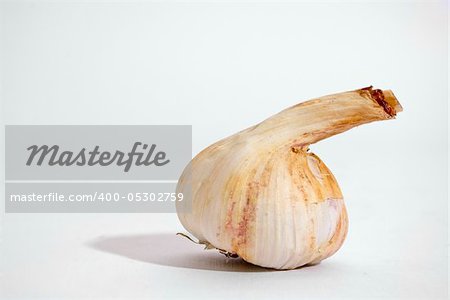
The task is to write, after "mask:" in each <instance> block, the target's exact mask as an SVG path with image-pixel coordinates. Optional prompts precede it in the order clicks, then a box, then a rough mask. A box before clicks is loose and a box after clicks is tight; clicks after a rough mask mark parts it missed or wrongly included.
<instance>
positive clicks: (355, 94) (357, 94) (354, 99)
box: [248, 87, 402, 151]
mask: <svg viewBox="0 0 450 300" xmlns="http://www.w3.org/2000/svg"><path fill="white" fill-rule="evenodd" d="M399 111H402V107H401V105H400V103H399V102H398V101H397V99H396V98H395V96H394V94H393V93H392V92H391V91H390V90H386V91H381V90H377V89H373V88H372V87H368V88H364V89H359V90H355V91H350V92H345V93H339V94H334V95H329V96H324V97H321V98H317V99H312V100H310V101H306V102H302V103H300V104H298V105H295V106H293V107H290V108H288V109H285V110H283V111H281V112H280V113H278V114H276V115H274V116H273V117H271V118H269V119H267V120H265V121H264V122H262V123H260V124H258V125H256V126H255V127H254V128H250V129H248V130H249V131H252V136H253V137H255V139H257V140H255V142H256V143H258V144H261V143H262V144H266V145H267V146H268V147H271V148H274V146H275V145H276V146H277V147H290V148H292V149H295V150H296V151H297V150H298V149H302V150H306V149H307V148H308V146H309V145H310V144H313V143H316V142H318V141H320V140H323V139H325V138H328V137H330V136H333V135H336V134H338V133H341V132H344V131H347V130H349V129H351V128H353V127H355V126H359V125H362V124H365V123H370V122H373V121H380V120H387V119H392V118H395V115H396V113H397V112H399ZM292 128H298V130H292Z"/></svg>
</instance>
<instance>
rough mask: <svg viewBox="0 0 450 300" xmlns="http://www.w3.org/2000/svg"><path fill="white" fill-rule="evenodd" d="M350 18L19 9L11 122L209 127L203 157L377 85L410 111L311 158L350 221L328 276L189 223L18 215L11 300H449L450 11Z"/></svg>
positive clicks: (6, 6) (7, 72)
mask: <svg viewBox="0 0 450 300" xmlns="http://www.w3.org/2000/svg"><path fill="white" fill-rule="evenodd" d="M334 2H335V1H331V2H330V1H328V2H321V3H317V2H312V1H311V2H301V3H283V4H280V3H278V4H277V3H254V2H245V3H237V2H235V3H226V2H215V3H207V2H199V3H188V2H173V1H169V2H167V3H162V2H154V3H150V2H143V1H133V2H132V3H120V2H119V1H114V2H105V1H96V2H95V3H88V2H86V1H83V2H78V3H77V2H76V1H70V2H60V3H56V2H40V1H28V2H25V1H11V2H2V4H1V41H0V42H1V44H0V51H1V68H0V71H1V101H2V115H3V116H2V124H192V125H193V130H194V131H193V152H194V154H195V153H198V151H200V150H201V149H203V148H204V147H206V146H208V145H209V144H211V143H213V142H214V141H217V140H218V139H220V138H223V137H225V136H227V135H230V134H232V133H234V132H236V131H239V130H242V129H244V128H246V127H248V126H251V125H253V124H255V123H257V122H260V121H261V120H263V119H264V118H266V117H268V116H270V115H272V114H274V113H276V112H278V111H280V110H282V109H284V108H286V107H288V106H291V105H293V104H296V103H298V102H299V101H302V100H307V99H309V98H312V97H318V96H322V95H326V94H329V93H334V92H341V91H346V90H352V89H356V88H361V87H365V86H368V85H374V86H375V87H377V88H382V89H392V90H393V91H394V92H395V94H396V95H397V97H398V99H399V100H400V102H401V103H402V105H403V107H404V112H403V113H401V114H399V116H398V118H397V119H396V120H393V121H386V122H379V123H374V124H369V125H365V126H362V127H359V128H355V129H353V130H351V131H349V132H346V133H344V134H341V135H339V136H335V137H332V138H330V139H328V140H326V141H323V142H321V143H319V144H317V145H313V146H312V147H311V149H312V151H313V152H315V153H316V154H318V155H319V156H320V157H321V158H322V159H323V160H324V161H325V163H327V165H328V166H329V168H330V169H331V170H333V172H334V175H335V176H336V177H337V179H338V180H339V183H340V185H341V188H342V190H343V193H344V196H345V199H346V203H347V207H348V211H349V216H350V229H349V234H348V237H347V240H346V242H345V243H344V246H343V247H342V248H341V249H340V251H339V252H338V253H336V254H335V255H334V256H333V257H331V258H329V259H327V260H325V261H324V262H322V263H321V264H320V265H318V266H314V267H308V268H302V269H298V270H293V271H282V272H276V271H270V270H265V269H261V268H257V267H254V266H251V265H247V264H245V263H243V262H242V261H239V260H237V261H236V260H226V259H225V258H224V257H222V256H221V255H219V254H217V253H215V252H214V251H209V252H208V251H203V250H202V249H201V247H200V246H196V245H194V244H192V243H190V242H189V241H187V240H185V239H182V238H181V237H177V236H175V235H174V234H175V233H176V232H179V231H184V230H183V228H182V227H181V225H180V223H179V222H178V219H177V216H176V214H42V215H39V214H7V215H5V214H4V213H2V214H1V219H2V221H1V226H2V227H1V231H2V232H1V260H2V275H1V278H0V282H1V285H2V288H1V294H0V296H1V297H2V298H4V299H15V298H19V299H20V298H23V299H31V298H34V297H36V298H37V297H41V298H54V299H78V298H84V297H86V298H104V299H112V298H116V297H117V298H121V299H122V298H123V299H131V298H134V297H136V298H138V297H142V298H144V297H145V298H146V299H148V298H163V297H164V298H166V297H177V298H195V299H201V298H208V297H217V298H227V299H230V297H233V298H256V297H257V298H261V299H262V298H269V299H270V298H271V299H274V298H275V299H277V298H295V299H320V298H323V299H364V298H382V299H416V298H417V299H445V298H446V293H447V285H448V281H447V212H448V211H447V147H448V144H447V112H448V111H447V14H448V8H447V3H446V2H445V1H440V2H426V3H425V2H423V3H420V2H414V3H413V2H409V3H407V2H404V1H403V2H399V1H389V2H383V3H380V2H378V3H369V2H367V3H356V2H354V1H353V2H346V3H340V4H337V3H334ZM2 134H3V133H2ZM2 141H3V139H2ZM2 151H3V147H2ZM2 176H4V174H3V173H2ZM3 179H4V178H3ZM2 188H3V187H2ZM1 192H2V193H1V195H2V199H3V191H1Z"/></svg>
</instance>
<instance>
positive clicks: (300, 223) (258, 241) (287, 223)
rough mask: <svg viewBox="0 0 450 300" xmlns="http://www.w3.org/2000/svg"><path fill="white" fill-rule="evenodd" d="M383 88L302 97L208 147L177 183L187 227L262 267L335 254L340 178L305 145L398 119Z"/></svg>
mask: <svg viewBox="0 0 450 300" xmlns="http://www.w3.org/2000/svg"><path fill="white" fill-rule="evenodd" d="M380 92H381V91H380V90H372V89H371V88H370V89H369V88H367V89H361V90H356V91H351V92H345V93H340V94H335V95H330V96H325V97H321V98H317V99H313V100H310V101H307V102H303V103H300V104H298V105H296V106H293V107H291V108H288V109H286V110H284V111H282V112H280V113H279V114H277V115H274V116H273V117H271V118H269V119H267V120H265V121H263V122H262V123H260V124H258V125H256V126H253V127H251V128H248V129H246V130H244V131H241V132H239V133H237V134H235V135H233V136H230V137H228V138H226V139H223V140H221V141H219V142H217V143H215V144H213V145H211V146H209V147H208V148H206V149H205V150H203V151H202V152H201V153H199V154H198V155H197V156H196V157H195V158H194V159H193V160H192V161H191V162H190V164H189V165H188V166H187V167H186V169H185V171H184V172H183V175H182V176H181V178H180V180H179V182H178V186H177V193H184V194H185V198H184V199H183V201H179V202H177V212H178V216H179V219H180V221H181V223H182V224H183V226H184V227H185V228H186V229H187V230H188V231H189V232H190V233H191V234H192V235H194V236H195V237H196V238H198V239H199V241H200V242H201V243H204V244H206V245H208V246H210V247H211V246H212V247H215V248H217V249H221V250H224V251H227V252H229V253H233V254H237V255H239V256H240V257H241V258H243V259H244V260H246V261H247V262H250V263H252V264H255V265H259V266H262V267H268V268H275V269H293V268H297V267H300V266H303V265H306V264H315V263H318V262H320V261H321V260H323V259H325V258H327V257H329V256H331V255H332V254H333V253H335V252H336V251H337V250H338V249H339V248H340V247H341V245H342V243H343V241H344V239H345V236H346V233H347V229H348V218H347V212H346V208H345V205H344V201H343V197H342V193H341V191H340V189H339V186H338V184H337V182H336V179H335V178H334V176H333V175H332V173H331V171H330V170H329V169H328V168H327V167H326V166H325V164H324V163H323V162H322V161H321V160H320V159H319V158H318V157H317V156H316V155H314V154H313V153H311V152H309V151H308V147H309V145H310V144H312V143H315V142H317V141H319V140H321V139H324V138H326V137H329V136H332V135H334V134H337V133H340V132H343V131H346V130H348V129H350V128H352V127H354V126H357V125H360V124H364V123H368V122H372V121H377V120H386V119H391V118H393V117H394V115H395V113H396V112H397V111H401V106H400V104H399V103H398V101H397V100H396V99H395V97H394V96H393V94H392V92H390V91H384V92H381V96H380V95H379V93H380ZM376 93H378V94H376ZM380 97H381V98H383V99H379V98H380ZM380 103H381V104H380ZM383 106H385V107H383ZM386 107H387V108H386Z"/></svg>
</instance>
